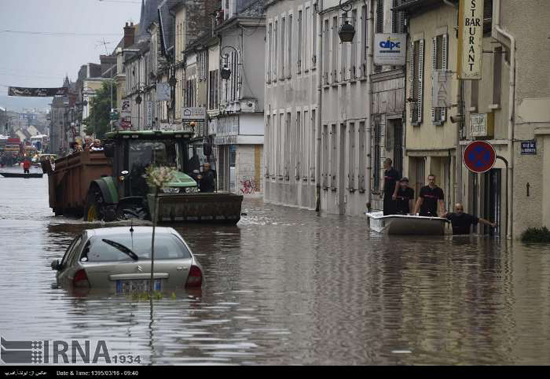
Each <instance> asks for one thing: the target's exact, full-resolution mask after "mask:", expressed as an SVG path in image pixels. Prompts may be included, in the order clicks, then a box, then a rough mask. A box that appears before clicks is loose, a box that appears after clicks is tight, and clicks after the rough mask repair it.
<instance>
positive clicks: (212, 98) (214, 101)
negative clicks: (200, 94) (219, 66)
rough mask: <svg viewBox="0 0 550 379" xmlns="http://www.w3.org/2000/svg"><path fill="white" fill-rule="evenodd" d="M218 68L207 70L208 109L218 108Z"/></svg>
mask: <svg viewBox="0 0 550 379" xmlns="http://www.w3.org/2000/svg"><path fill="white" fill-rule="evenodd" d="M218 72H219V71H218V70H213V71H210V72H209V81H210V83H209V85H208V109H218V104H219V96H220V95H219V86H220V83H219V80H218Z"/></svg>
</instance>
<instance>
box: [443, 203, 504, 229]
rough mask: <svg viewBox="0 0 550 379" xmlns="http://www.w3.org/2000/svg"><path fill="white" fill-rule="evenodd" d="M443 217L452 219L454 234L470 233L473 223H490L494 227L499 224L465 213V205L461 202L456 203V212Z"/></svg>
mask: <svg viewBox="0 0 550 379" xmlns="http://www.w3.org/2000/svg"><path fill="white" fill-rule="evenodd" d="M443 217H445V218H446V219H447V220H449V221H451V225H452V226H453V235H459V234H470V232H471V229H472V228H471V226H472V225H474V226H475V225H477V224H478V223H482V224H485V225H488V226H490V227H491V228H494V227H496V226H497V224H496V223H494V222H490V221H488V220H485V219H484V218H481V217H479V218H478V217H476V216H473V215H471V214H468V213H464V206H463V205H462V204H460V203H456V204H455V212H454V213H447V214H446V215H445V216H443Z"/></svg>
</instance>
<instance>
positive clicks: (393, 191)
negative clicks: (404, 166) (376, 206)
mask: <svg viewBox="0 0 550 379" xmlns="http://www.w3.org/2000/svg"><path fill="white" fill-rule="evenodd" d="M384 168H385V169H386V170H385V171H384V216H385V215H392V214H395V212H396V199H397V190H398V188H399V178H401V176H399V171H397V170H396V169H395V168H393V167H392V160H391V159H390V158H386V160H384Z"/></svg>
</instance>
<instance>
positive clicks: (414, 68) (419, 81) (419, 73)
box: [410, 39, 424, 126]
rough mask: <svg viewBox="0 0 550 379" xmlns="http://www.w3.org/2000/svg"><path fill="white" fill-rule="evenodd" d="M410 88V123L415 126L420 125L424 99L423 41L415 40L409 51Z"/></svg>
mask: <svg viewBox="0 0 550 379" xmlns="http://www.w3.org/2000/svg"><path fill="white" fill-rule="evenodd" d="M411 50H412V51H411V64H410V67H411V75H410V80H411V86H410V91H411V92H410V97H411V99H412V102H411V103H410V107H411V109H410V112H411V123H412V124H413V125H415V126H417V125H420V124H421V123H422V109H423V98H424V93H423V91H424V87H423V86H424V40H423V39H420V40H416V41H414V42H413V43H412V49H411Z"/></svg>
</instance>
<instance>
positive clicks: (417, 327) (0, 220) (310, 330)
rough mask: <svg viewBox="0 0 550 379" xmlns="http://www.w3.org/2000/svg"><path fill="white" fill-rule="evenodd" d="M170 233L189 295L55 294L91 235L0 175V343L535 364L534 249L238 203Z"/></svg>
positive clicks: (169, 357)
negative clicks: (69, 255)
mask: <svg viewBox="0 0 550 379" xmlns="http://www.w3.org/2000/svg"><path fill="white" fill-rule="evenodd" d="M243 212H246V216H244V217H243V218H242V220H241V222H240V223H239V224H238V225H237V226H236V227H235V226H232V227H229V226H215V225H208V226H198V225H191V226H184V227H178V228H177V229H178V231H179V232H180V233H181V234H182V235H183V236H184V238H185V239H186V241H187V242H188V243H189V245H190V247H191V248H192V249H193V251H194V253H195V254H196V256H197V257H198V259H199V260H200V262H201V264H202V266H203V268H204V272H205V284H204V285H203V288H202V291H201V292H200V293H183V294H178V295H177V296H175V297H171V296H166V297H165V298H163V299H161V300H156V301H155V302H154V307H153V309H151V307H150V304H149V302H148V301H141V302H140V301H136V300H133V299H132V298H128V297H125V296H114V295H108V294H102V293H92V294H90V295H89V296H85V297H77V296H74V295H72V294H71V293H69V292H67V291H66V290H64V289H57V288H55V287H53V286H52V285H53V284H54V283H55V273H54V271H52V270H51V268H50V263H51V261H52V260H53V259H58V258H59V259H60V258H61V257H62V255H63V253H64V251H65V249H66V247H67V246H68V244H69V242H70V241H71V239H72V238H74V236H75V235H76V234H77V233H79V232H80V231H82V230H83V229H84V228H90V227H98V225H97V224H88V223H84V222H81V221H77V220H70V219H66V218H62V217H59V218H56V217H54V216H53V214H52V213H51V211H50V209H49V207H48V192H47V178H46V177H44V178H43V179H5V178H0V259H1V264H0V310H1V311H0V325H1V326H0V334H1V335H2V336H3V337H4V338H6V339H8V340H25V339H29V340H30V339H33V340H37V339H39V340H46V339H63V340H72V339H92V340H105V341H106V342H107V344H108V346H109V349H110V351H111V353H121V354H134V355H140V356H141V358H142V363H147V364H149V363H154V364H204V363H208V364H246V365H248V364H250V365H257V364H275V365H279V364H367V365H410V364H451V365H455V364H456V365H458V364H468V365H470V364H481V365H484V364H548V363H549V362H550V248H548V247H544V248H541V247H540V246H536V245H533V246H526V245H523V244H521V243H519V242H514V243H513V244H511V243H509V242H506V241H501V240H493V239H489V238H481V237H462V238H458V237H455V238H452V237H450V236H447V237H411V238H405V237H401V238H400V237H382V236H380V235H376V234H374V233H370V232H369V230H368V228H367V224H366V220H364V219H362V218H350V217H343V216H318V215H317V214H316V213H315V212H311V211H304V210H298V209H292V208H285V207H279V206H274V205H271V204H264V203H263V202H262V201H261V200H247V201H245V203H244V204H243Z"/></svg>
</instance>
